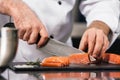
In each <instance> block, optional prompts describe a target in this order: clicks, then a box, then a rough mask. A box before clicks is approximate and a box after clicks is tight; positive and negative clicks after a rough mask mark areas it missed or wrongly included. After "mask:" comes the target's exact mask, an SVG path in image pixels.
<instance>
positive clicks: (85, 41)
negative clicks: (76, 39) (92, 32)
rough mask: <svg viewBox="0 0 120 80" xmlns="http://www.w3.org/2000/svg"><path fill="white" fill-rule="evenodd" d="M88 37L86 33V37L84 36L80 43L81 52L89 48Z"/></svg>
mask: <svg viewBox="0 0 120 80" xmlns="http://www.w3.org/2000/svg"><path fill="white" fill-rule="evenodd" d="M87 41H88V36H87V34H86V33H84V35H83V36H82V39H81V41H80V46H79V49H80V50H85V48H86V47H87V45H88V42H87Z"/></svg>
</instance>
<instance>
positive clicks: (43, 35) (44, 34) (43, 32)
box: [37, 28, 48, 47]
mask: <svg viewBox="0 0 120 80" xmlns="http://www.w3.org/2000/svg"><path fill="white" fill-rule="evenodd" d="M40 36H41V38H40V40H39V42H38V44H37V46H38V47H41V46H42V45H44V44H45V42H46V41H47V40H48V33H47V31H46V29H45V28H42V29H41V30H40Z"/></svg>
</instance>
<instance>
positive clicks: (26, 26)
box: [10, 0, 48, 47]
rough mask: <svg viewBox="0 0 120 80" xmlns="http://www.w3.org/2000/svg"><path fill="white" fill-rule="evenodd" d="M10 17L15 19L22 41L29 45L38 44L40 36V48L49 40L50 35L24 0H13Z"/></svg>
mask: <svg viewBox="0 0 120 80" xmlns="http://www.w3.org/2000/svg"><path fill="white" fill-rule="evenodd" d="M10 15H11V16H12V17H13V20H14V23H15V26H16V28H17V29H18V35H19V38H20V39H23V40H24V41H27V42H28V43H29V44H34V43H36V41H37V39H38V35H40V36H41V38H40V40H39V41H38V43H37V45H38V47H40V46H42V45H43V44H44V43H45V42H46V41H47V39H48V33H47V30H46V29H45V27H44V25H43V24H42V22H41V21H40V20H39V19H38V17H37V15H36V14H35V13H34V12H33V11H32V10H31V9H30V8H29V7H28V6H27V5H26V4H25V3H24V2H22V0H12V5H11V6H10Z"/></svg>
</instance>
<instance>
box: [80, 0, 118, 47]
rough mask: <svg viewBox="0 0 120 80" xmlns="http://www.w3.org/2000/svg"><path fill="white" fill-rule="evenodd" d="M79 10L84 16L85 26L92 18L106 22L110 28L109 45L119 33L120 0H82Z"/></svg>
mask: <svg viewBox="0 0 120 80" xmlns="http://www.w3.org/2000/svg"><path fill="white" fill-rule="evenodd" d="M79 8H80V11H81V13H82V14H83V15H84V16H85V17H86V21H87V26H89V25H90V24H91V23H92V22H93V21H94V20H99V21H102V22H104V23H106V24H107V25H108V26H109V27H110V29H111V34H109V40H110V46H111V44H112V43H113V42H114V41H115V40H116V38H117V37H118V35H119V33H120V23H119V22H120V20H119V16H120V1H119V0H82V1H81V4H80V7H79Z"/></svg>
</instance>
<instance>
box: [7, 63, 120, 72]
mask: <svg viewBox="0 0 120 80" xmlns="http://www.w3.org/2000/svg"><path fill="white" fill-rule="evenodd" d="M24 64H26V63H25V62H13V63H12V64H10V65H9V68H10V69H11V70H13V71H43V72H44V71H52V72H54V71H57V72H58V71H64V72H65V71H89V72H90V71H120V65H113V64H106V63H103V64H98V65H95V64H90V65H83V64H79V65H77V64H70V65H69V66H67V67H42V66H34V67H22V68H21V67H16V65H24Z"/></svg>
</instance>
